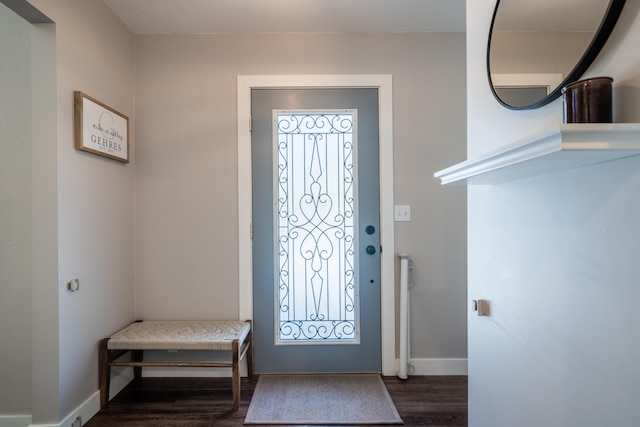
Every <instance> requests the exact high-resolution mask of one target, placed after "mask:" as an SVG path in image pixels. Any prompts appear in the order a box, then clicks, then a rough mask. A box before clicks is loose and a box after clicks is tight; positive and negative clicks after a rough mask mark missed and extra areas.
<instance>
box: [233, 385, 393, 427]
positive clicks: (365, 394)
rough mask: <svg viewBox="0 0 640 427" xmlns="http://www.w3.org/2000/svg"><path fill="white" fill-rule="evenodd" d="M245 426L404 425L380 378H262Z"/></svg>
mask: <svg viewBox="0 0 640 427" xmlns="http://www.w3.org/2000/svg"><path fill="white" fill-rule="evenodd" d="M244 423H245V424H297V425H310V424H315V425H332V424H342V425H345V424H404V423H403V422H402V418H400V415H399V414H398V411H397V410H396V407H395V405H394V404H393V401H392V400H391V397H390V396H389V392H388V391H387V388H386V387H385V385H384V382H383V381H382V378H381V377H380V375H376V374H348V375H347V374H345V375H260V378H259V379H258V383H257V384H256V388H255V390H254V392H253V397H252V398H251V403H250V404H249V409H248V410H247V416H246V418H245V420H244Z"/></svg>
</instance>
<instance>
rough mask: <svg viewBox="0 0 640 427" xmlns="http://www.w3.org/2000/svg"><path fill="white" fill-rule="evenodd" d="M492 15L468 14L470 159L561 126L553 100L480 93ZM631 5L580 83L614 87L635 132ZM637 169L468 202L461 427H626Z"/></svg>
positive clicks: (631, 380)
mask: <svg viewBox="0 0 640 427" xmlns="http://www.w3.org/2000/svg"><path fill="white" fill-rule="evenodd" d="M494 5H495V2H494V1H493V0H481V1H478V0H473V1H467V66H468V73H467V88H468V121H467V123H468V135H469V136H468V156H469V157H470V158H474V157H477V156H480V155H481V154H482V153H485V152H488V151H490V150H493V149H495V148H498V147H501V146H504V145H507V144H509V143H512V142H514V141H516V140H518V139H520V138H523V137H527V136H529V135H532V134H534V133H536V132H539V131H543V130H546V129H551V128H554V127H557V126H558V124H560V123H562V103H561V100H556V101H554V102H553V103H551V104H549V105H548V106H545V107H543V108H541V109H538V110H534V111H522V112H517V111H511V110H507V109H505V108H502V107H501V106H500V105H499V104H498V103H497V102H496V101H495V100H494V99H493V96H492V94H491V92H490V89H489V87H488V85H487V78H486V74H485V54H486V36H487V32H488V30H489V23H490V20H491V14H492V12H493V7H494ZM639 10H640V4H639V3H638V2H627V4H626V6H625V10H624V11H623V16H622V17H621V19H620V21H619V23H618V25H617V27H616V29H615V31H614V32H613V34H612V37H611V38H610V40H609V42H608V43H607V45H606V46H605V48H604V50H603V52H602V53H601V54H600V56H599V57H598V59H597V61H596V62H595V63H594V65H593V66H592V67H591V68H590V69H589V70H588V71H587V74H586V76H598V75H605V76H612V77H613V78H614V79H615V82H614V104H615V108H614V121H615V122H640V111H639V108H638V106H639V105H640V90H639V88H640V57H639V56H638V55H637V44H638V40H640V17H639V14H638V13H639ZM639 171H640V157H633V158H628V159H625V160H620V161H613V162H608V163H602V164H599V165H595V166H589V167H584V168H579V169H574V170H569V171H563V172H558V173H554V174H549V175H545V176H540V177H533V178H529V179H524V180H521V181H516V182H512V183H508V184H502V185H494V186H472V187H469V189H468V216H469V219H468V222H469V225H468V230H469V235H468V236H469V238H468V240H469V299H479V298H486V299H488V300H489V302H490V304H491V316H490V317H483V318H480V317H477V316H475V315H472V313H471V312H470V313H469V324H468V329H469V425H470V426H471V427H485V426H492V427H511V426H523V427H527V426H531V427H533V426H541V425H544V426H558V427H560V426H569V425H570V426H578V425H579V426H601V425H615V426H625V427H627V426H628V427H630V426H635V425H637V396H639V395H640V369H639V368H638V363H637V362H638V360H640V341H638V340H637V339H636V336H637V330H638V327H639V326H640V322H639V320H638V315H637V312H636V307H635V305H636V302H637V301H638V300H639V298H640V287H638V277H639V273H640V272H639V270H638V262H637V259H638V253H639V251H638V249H639V247H638V242H639V241H640V228H639V227H638V224H637V219H638V215H639V214H640V199H639V198H638V197H637V195H638V192H639V191H640V172H639Z"/></svg>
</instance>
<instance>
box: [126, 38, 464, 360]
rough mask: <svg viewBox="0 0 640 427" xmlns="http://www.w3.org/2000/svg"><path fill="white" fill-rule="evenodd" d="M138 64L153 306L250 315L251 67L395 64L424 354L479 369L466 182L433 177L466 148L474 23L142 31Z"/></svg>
mask: <svg viewBox="0 0 640 427" xmlns="http://www.w3.org/2000/svg"><path fill="white" fill-rule="evenodd" d="M135 68H136V123H137V128H136V156H137V163H136V195H137V196H136V197H137V205H136V212H137V223H136V245H137V286H136V308H137V315H138V316H139V317H141V318H158V317H164V318H184V317H188V318H198V317H213V318H225V317H231V318H235V317H237V316H238V285H237V283H238V271H237V264H238V259H237V257H238V242H237V239H238V237H237V227H238V220H237V218H238V209H237V203H238V198H237V174H238V171H237V114H236V109H237V105H236V104H237V98H236V96H237V95H236V76H237V75H268V74H392V75H393V85H394V86H393V91H394V103H393V108H394V123H393V126H394V144H395V146H394V161H395V166H394V167H395V177H394V179H395V189H394V191H395V199H396V203H397V204H409V205H411V206H412V212H411V214H412V222H409V223H396V230H395V231H396V242H395V243H396V249H397V250H404V251H408V252H409V253H410V254H411V256H412V257H413V259H414V260H415V267H416V270H415V278H416V288H415V290H414V291H413V297H412V301H411V305H412V310H413V311H412V324H413V326H414V330H413V334H412V356H413V358H415V359H416V363H417V364H418V365H419V366H418V367H419V368H420V369H422V370H424V371H429V370H431V371H432V372H433V371H434V370H435V369H436V368H440V367H441V365H442V363H445V364H446V363H447V362H446V361H448V360H450V359H462V360H463V364H464V368H465V369H466V360H464V359H466V344H465V341H466V325H465V320H466V316H465V313H466V303H465V282H466V268H465V264H466V260H465V243H466V240H465V235H466V233H465V225H464V224H465V214H464V206H465V200H464V198H465V190H464V189H463V188H461V189H457V190H453V191H452V190H450V189H444V188H442V187H441V186H440V185H439V183H438V181H437V180H435V179H434V178H433V172H434V171H435V170H438V169H440V168H442V167H444V166H445V165H447V164H448V163H452V162H454V161H455V160H457V159H460V158H462V157H463V156H464V140H465V127H464V123H465V111H464V108H463V107H462V106H463V105H464V103H465V84H464V79H465V77H464V76H465V60H464V35H463V34H459V33H451V34H441V33H436V34H383V35H380V34H260V35H238V34H236V35H197V36H152V35H148V36H143V35H140V36H137V37H136V65H135ZM442 359H445V362H443V361H442ZM458 366H459V365H458Z"/></svg>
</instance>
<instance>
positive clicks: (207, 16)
mask: <svg viewBox="0 0 640 427" xmlns="http://www.w3.org/2000/svg"><path fill="white" fill-rule="evenodd" d="M103 1H104V3H105V4H106V5H107V6H108V7H109V8H110V9H111V10H113V12H114V13H115V14H116V15H117V16H118V17H119V18H120V19H121V20H122V21H123V22H124V23H125V24H126V25H127V27H129V29H131V31H133V32H134V33H136V34H211V33H292V32H314V33H327V32H329V33H336V32H356V33H374V32H394V33H396V32H400V33H402V32H442V31H444V32H450V31H453V32H464V31H465V13H466V12H465V0H103Z"/></svg>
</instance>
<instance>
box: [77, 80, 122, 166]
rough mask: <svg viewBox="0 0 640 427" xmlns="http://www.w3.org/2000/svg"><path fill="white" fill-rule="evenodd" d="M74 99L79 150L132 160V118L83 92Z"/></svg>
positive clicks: (111, 157) (120, 159) (116, 158)
mask: <svg viewBox="0 0 640 427" xmlns="http://www.w3.org/2000/svg"><path fill="white" fill-rule="evenodd" d="M73 98H74V128H75V129H74V130H75V145H76V149H78V150H82V151H86V152H89V153H93V154H97V155H100V156H104V157H108V158H110V159H113V160H118V161H120V162H124V163H129V118H128V117H127V116H125V115H124V114H121V113H119V112H118V111H116V110H114V109H113V108H111V107H109V106H107V105H105V104H103V103H102V102H100V101H98V100H97V99H95V98H92V97H90V96H89V95H87V94H85V93H82V92H80V91H76V92H74V93H73Z"/></svg>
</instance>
